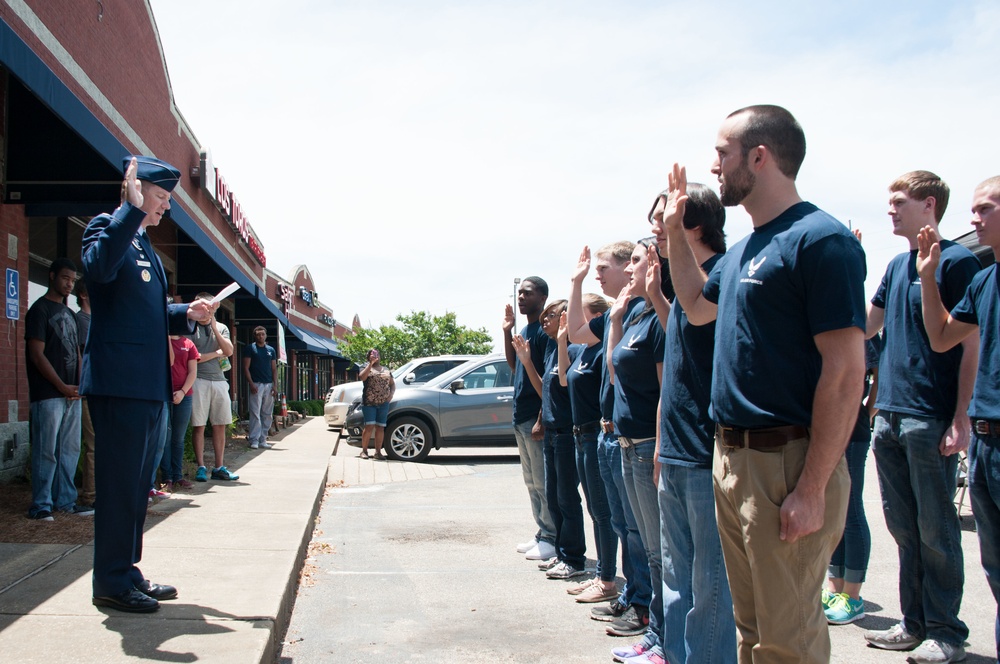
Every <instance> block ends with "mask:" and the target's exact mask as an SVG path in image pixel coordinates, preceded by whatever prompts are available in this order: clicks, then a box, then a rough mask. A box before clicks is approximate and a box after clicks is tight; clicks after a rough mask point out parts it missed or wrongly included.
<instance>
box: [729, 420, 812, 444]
mask: <svg viewBox="0 0 1000 664" xmlns="http://www.w3.org/2000/svg"><path fill="white" fill-rule="evenodd" d="M716 433H717V434H718V439H719V443H720V444H721V445H722V446H723V447H728V448H730V449H734V450H739V449H744V448H746V449H751V450H774V449H777V448H779V447H784V446H785V445H787V444H788V443H790V442H792V441H793V440H801V439H803V438H808V437H809V429H807V428H806V427H804V426H799V425H797V424H789V425H787V426H783V427H768V428H766V429H741V428H739V427H730V426H726V425H724V424H717V425H716Z"/></svg>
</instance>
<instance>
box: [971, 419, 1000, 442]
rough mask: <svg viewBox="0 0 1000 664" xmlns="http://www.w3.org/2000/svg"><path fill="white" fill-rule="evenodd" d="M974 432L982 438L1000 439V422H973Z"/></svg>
mask: <svg viewBox="0 0 1000 664" xmlns="http://www.w3.org/2000/svg"><path fill="white" fill-rule="evenodd" d="M972 430H973V431H975V432H976V433H977V434H979V435H980V436H989V437H991V438H1000V422H995V421H993V420H972Z"/></svg>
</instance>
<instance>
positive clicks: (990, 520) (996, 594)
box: [969, 434, 1000, 662]
mask: <svg viewBox="0 0 1000 664" xmlns="http://www.w3.org/2000/svg"><path fill="white" fill-rule="evenodd" d="M969 494H970V496H971V497H972V512H973V514H974V515H975V517H976V532H977V533H979V553H980V555H981V557H982V561H983V570H984V571H985V572H986V580H987V582H989V584H990V590H991V591H992V592H993V599H995V600H996V601H997V602H998V604H1000V438H990V437H986V436H981V435H979V434H972V445H971V446H970V447H969ZM994 638H995V640H996V648H997V661H998V662H1000V610H998V611H997V618H996V623H995V625H994Z"/></svg>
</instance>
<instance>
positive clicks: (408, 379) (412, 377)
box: [403, 372, 417, 385]
mask: <svg viewBox="0 0 1000 664" xmlns="http://www.w3.org/2000/svg"><path fill="white" fill-rule="evenodd" d="M416 379H417V374H415V373H413V372H410V373H408V374H406V375H405V376H403V382H404V383H406V384H407V385H409V384H410V383H412V382H413V381H415V380H416Z"/></svg>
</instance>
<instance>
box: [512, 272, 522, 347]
mask: <svg viewBox="0 0 1000 664" xmlns="http://www.w3.org/2000/svg"><path fill="white" fill-rule="evenodd" d="M520 283H521V277H514V306H513V307H511V308H512V309H513V311H514V329H513V330H511V332H513V333H514V334H517V286H518V284H520Z"/></svg>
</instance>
